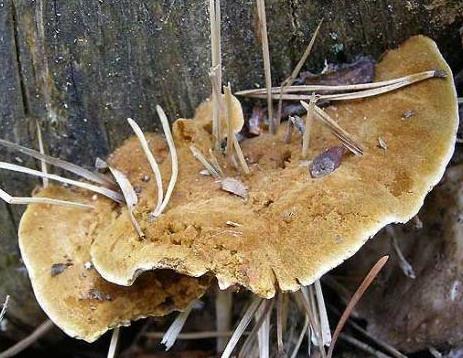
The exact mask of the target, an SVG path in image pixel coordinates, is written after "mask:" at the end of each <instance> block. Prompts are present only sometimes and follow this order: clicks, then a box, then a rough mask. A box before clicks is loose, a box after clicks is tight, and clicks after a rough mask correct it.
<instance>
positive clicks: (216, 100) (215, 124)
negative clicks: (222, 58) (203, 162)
mask: <svg viewBox="0 0 463 358" xmlns="http://www.w3.org/2000/svg"><path fill="white" fill-rule="evenodd" d="M209 78H210V80H211V87H212V94H211V100H212V134H213V136H214V141H215V145H214V147H215V149H216V150H220V149H221V140H222V126H221V123H220V108H221V106H220V102H221V99H222V96H221V92H220V84H219V79H218V71H217V68H212V69H211V71H210V72H209Z"/></svg>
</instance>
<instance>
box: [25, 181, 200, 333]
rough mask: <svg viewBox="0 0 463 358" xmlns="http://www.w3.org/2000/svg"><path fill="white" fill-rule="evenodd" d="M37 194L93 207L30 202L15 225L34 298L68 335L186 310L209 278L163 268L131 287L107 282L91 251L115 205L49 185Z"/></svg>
mask: <svg viewBox="0 0 463 358" xmlns="http://www.w3.org/2000/svg"><path fill="white" fill-rule="evenodd" d="M38 197H49V198H57V199H58V198H59V199H60V200H63V199H64V200H69V201H71V202H72V201H78V202H82V203H87V204H89V205H93V206H95V209H94V210H91V209H81V208H75V207H62V206H55V205H46V204H31V205H29V207H28V208H27V210H26V212H25V214H24V215H23V217H22V219H21V223H20V227H19V245H20V249H21V255H22V259H23V261H24V263H25V265H26V267H27V270H28V273H29V276H30V279H31V282H32V288H33V290H34V293H35V296H36V298H37V301H38V302H39V304H40V305H41V307H42V308H43V310H44V311H45V312H46V314H47V315H48V316H49V317H50V319H51V320H52V321H53V322H54V323H55V324H56V325H57V326H58V327H60V328H61V329H62V330H63V331H64V332H66V333H67V334H68V335H70V336H72V337H75V338H80V339H84V340H86V341H88V342H93V341H94V340H96V339H97V338H98V337H99V336H101V335H102V334H103V333H104V332H106V331H107V330H108V329H111V328H114V327H117V326H121V325H128V324H130V321H132V320H136V319H139V318H143V317H147V316H163V315H166V314H168V313H170V312H172V311H174V310H182V309H185V308H186V307H187V306H188V305H189V304H190V302H191V301H192V300H194V299H196V298H198V297H200V296H201V295H202V294H203V293H204V292H205V290H206V288H207V279H199V280H198V279H194V278H191V277H186V276H183V275H179V274H177V273H173V272H166V271H158V272H156V273H153V272H149V273H146V274H144V275H142V276H141V277H140V278H139V279H138V280H137V282H136V283H135V284H134V285H133V286H132V287H121V286H117V285H114V284H112V283H109V282H107V281H105V280H104V279H103V278H101V276H100V275H99V274H98V272H97V271H95V269H94V268H92V264H91V263H90V262H91V258H90V253H89V250H90V244H91V242H92V240H93V238H94V236H95V235H96V234H97V232H98V231H99V230H101V228H102V227H104V226H105V225H109V224H110V223H111V221H112V220H114V219H115V217H116V216H117V215H118V214H117V212H116V210H115V208H114V205H113V204H112V203H111V202H110V201H109V200H107V199H103V198H101V197H100V198H98V199H96V200H94V199H95V198H93V199H92V197H91V195H89V194H88V193H85V192H83V191H76V190H70V189H66V188H63V187H58V186H48V187H47V188H45V189H43V190H42V191H41V192H40V193H39V194H38ZM123 210H126V209H123ZM108 255H109V256H110V255H111V253H108Z"/></svg>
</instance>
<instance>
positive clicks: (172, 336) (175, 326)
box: [161, 301, 196, 351]
mask: <svg viewBox="0 0 463 358" xmlns="http://www.w3.org/2000/svg"><path fill="white" fill-rule="evenodd" d="M195 303H196V301H193V302H191V303H190V304H189V305H188V307H187V308H186V309H185V311H183V312H180V313H179V314H178V315H177V317H176V318H175V320H174V321H173V322H172V324H171V325H170V327H169V329H168V330H167V331H166V333H165V334H164V336H163V337H162V341H161V344H164V345H165V346H166V351H168V350H169V349H170V348H172V346H173V345H174V343H175V341H176V340H177V337H178V335H179V333H180V331H181V330H182V328H183V326H184V325H185V322H186V320H187V318H188V316H189V315H190V313H191V310H192V309H193V306H194V304H195Z"/></svg>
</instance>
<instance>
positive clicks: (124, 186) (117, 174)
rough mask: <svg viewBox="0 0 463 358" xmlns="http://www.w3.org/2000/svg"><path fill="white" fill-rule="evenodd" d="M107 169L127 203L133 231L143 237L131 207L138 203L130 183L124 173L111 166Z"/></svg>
mask: <svg viewBox="0 0 463 358" xmlns="http://www.w3.org/2000/svg"><path fill="white" fill-rule="evenodd" d="M109 170H111V173H112V174H113V176H114V179H116V182H117V184H119V187H120V188H121V191H122V194H123V195H124V199H125V203H126V205H127V211H128V213H129V217H130V221H131V222H132V225H133V227H134V229H135V231H136V232H137V234H138V237H140V238H143V237H145V234H143V231H142V230H141V228H140V224H139V223H138V221H137V219H136V218H135V215H134V214H133V209H134V208H135V206H136V205H137V203H138V197H137V193H135V190H134V189H133V186H132V184H131V183H130V181H129V179H128V178H127V177H126V176H125V175H124V173H122V172H121V171H119V170H117V169H115V168H112V167H109Z"/></svg>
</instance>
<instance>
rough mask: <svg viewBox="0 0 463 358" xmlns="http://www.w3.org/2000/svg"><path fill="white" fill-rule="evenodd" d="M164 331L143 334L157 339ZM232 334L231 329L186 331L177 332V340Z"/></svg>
mask: <svg viewBox="0 0 463 358" xmlns="http://www.w3.org/2000/svg"><path fill="white" fill-rule="evenodd" d="M250 333H251V332H243V336H248V335H249V334H250ZM164 334H165V332H147V333H145V334H143V336H144V337H146V338H149V339H159V338H162V337H164ZM232 334H233V332H232V331H227V332H217V331H204V332H187V333H179V335H178V336H177V340H179V339H184V340H190V339H191V340H193V339H207V338H227V337H230V336H231V335H232Z"/></svg>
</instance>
